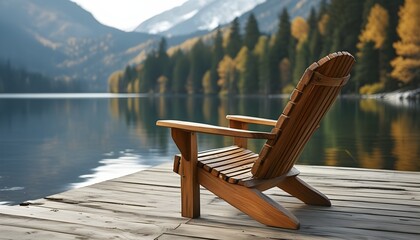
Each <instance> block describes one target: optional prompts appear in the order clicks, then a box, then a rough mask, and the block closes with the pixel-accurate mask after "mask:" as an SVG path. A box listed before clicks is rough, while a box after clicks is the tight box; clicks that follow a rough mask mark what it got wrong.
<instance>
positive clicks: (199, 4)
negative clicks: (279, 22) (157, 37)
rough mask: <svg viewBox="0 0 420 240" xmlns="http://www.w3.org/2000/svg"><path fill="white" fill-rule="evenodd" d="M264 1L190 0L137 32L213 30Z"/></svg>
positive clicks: (165, 33)
mask: <svg viewBox="0 0 420 240" xmlns="http://www.w3.org/2000/svg"><path fill="white" fill-rule="evenodd" d="M264 1H265V0H235V1H226V0H200V1H197V0H189V1H187V2H185V3H184V4H183V5H181V6H179V7H175V8H173V9H170V10H168V11H165V12H163V13H161V14H159V15H156V16H154V17H152V18H150V19H149V20H146V21H145V22H143V23H141V24H140V25H139V26H138V27H137V28H136V29H135V31H136V32H147V33H159V34H161V35H164V36H179V35H186V34H191V33H194V32H196V31H203V30H207V31H209V30H212V29H214V28H216V27H217V26H218V25H224V24H226V23H229V22H230V21H232V20H233V19H234V18H235V17H239V16H240V15H242V14H243V13H244V12H247V11H249V10H251V9H253V8H254V7H255V6H256V5H258V4H260V3H262V2H264Z"/></svg>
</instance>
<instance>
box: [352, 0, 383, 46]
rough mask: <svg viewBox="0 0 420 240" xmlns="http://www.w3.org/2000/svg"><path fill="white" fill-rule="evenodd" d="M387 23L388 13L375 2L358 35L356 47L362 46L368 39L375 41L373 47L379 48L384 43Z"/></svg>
mask: <svg viewBox="0 0 420 240" xmlns="http://www.w3.org/2000/svg"><path fill="white" fill-rule="evenodd" d="M388 25H389V15H388V12H387V10H386V9H385V8H383V7H381V5H379V4H375V5H374V6H373V7H372V8H371V10H370V13H369V16H368V20H367V23H366V26H365V28H364V29H363V31H362V33H361V34H360V36H359V44H358V45H357V47H358V48H359V50H360V49H362V48H363V45H364V44H365V43H367V42H369V41H372V42H374V43H375V48H376V49H380V48H382V46H383V45H384V42H385V39H386V34H387V28H388Z"/></svg>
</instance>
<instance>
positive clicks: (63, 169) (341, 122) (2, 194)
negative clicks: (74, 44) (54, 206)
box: [0, 96, 420, 204]
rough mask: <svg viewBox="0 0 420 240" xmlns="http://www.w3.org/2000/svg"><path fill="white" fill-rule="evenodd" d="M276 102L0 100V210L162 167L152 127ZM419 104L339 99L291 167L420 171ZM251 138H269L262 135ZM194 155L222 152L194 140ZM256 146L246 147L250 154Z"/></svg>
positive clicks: (160, 142) (278, 104) (166, 152)
mask: <svg viewBox="0 0 420 240" xmlns="http://www.w3.org/2000/svg"><path fill="white" fill-rule="evenodd" d="M285 103H286V98H280V97H279V98H264V97H243V98H240V97H237V98H217V97H204V96H195V97H193V96H179V97H145V96H126V97H123V96H118V98H105V97H100V98H97V97H94V98H87V97H86V96H83V97H82V98H76V97H74V98H69V99H66V98H52V99H49V98H42V99H41V98H37V99H31V98H14V99H9V98H0V204H5V203H8V204H10V203H12V204H14V203H19V202H22V201H24V200H28V199H36V198H41V197H44V196H48V195H51V194H54V193H58V192H61V191H65V190H68V189H69V188H73V187H79V186H85V185H89V184H91V183H94V182H98V181H102V180H104V179H108V178H113V177H117V176H121V175H125V174H128V173H132V172H134V171H137V170H141V169H144V168H146V167H148V166H154V165H158V164H161V163H163V162H170V161H172V156H173V154H175V153H177V152H178V150H177V148H176V146H175V145H174V144H173V141H172V139H171V137H170V131H169V130H168V129H166V128H160V127H156V126H155V123H156V120H158V119H180V120H188V121H194V122H203V123H210V124H215V125H223V126H226V125H227V120H226V119H225V116H226V115H227V114H242V115H249V116H259V117H264V118H271V119H276V118H277V117H278V115H279V113H280V112H281V111H282V109H283V106H284V105H285ZM419 106H420V105H419V104H418V102H415V103H414V104H413V103H410V104H402V105H398V104H396V103H395V102H393V103H389V102H388V101H381V100H375V99H361V100H359V99H340V100H338V101H337V102H336V104H335V105H334V106H333V107H332V108H331V110H330V112H329V113H328V114H327V115H326V117H325V119H324V121H323V122H322V124H321V127H320V128H319V130H318V131H317V132H316V133H315V134H314V136H313V137H312V138H311V140H310V141H309V143H308V145H307V146H306V148H305V150H304V152H303V153H302V155H301V157H300V159H299V161H298V163H300V164H311V165H330V166H347V167H363V168H376V169H397V170H408V171H420V161H419V160H420V150H419V149H420V125H419V124H418V123H419V122H420V121H419V120H420V119H419V115H420V107H419ZM252 129H254V130H261V131H269V130H270V129H269V128H267V127H261V126H254V127H253V128H252ZM198 141H199V144H198V145H199V147H200V150H202V149H208V148H216V147H221V146H224V145H227V144H231V143H232V139H231V138H228V137H226V138H223V137H220V136H215V135H199V138H198ZM262 144H264V141H261V140H253V141H251V142H250V144H249V147H250V148H251V149H252V150H253V151H256V152H258V151H259V150H260V148H261V146H262Z"/></svg>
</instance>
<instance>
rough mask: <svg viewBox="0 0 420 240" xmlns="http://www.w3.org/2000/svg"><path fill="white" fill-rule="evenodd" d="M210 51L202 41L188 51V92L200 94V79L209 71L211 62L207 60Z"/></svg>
mask: <svg viewBox="0 0 420 240" xmlns="http://www.w3.org/2000/svg"><path fill="white" fill-rule="evenodd" d="M209 55H210V50H209V49H208V48H207V46H205V45H204V43H203V41H202V40H201V39H200V40H198V41H197V42H196V43H195V44H194V46H193V47H192V49H191V51H190V74H189V76H188V84H187V85H188V92H189V93H201V92H202V91H203V88H202V87H203V86H202V78H203V75H204V73H205V72H206V71H207V70H208V69H210V64H211V61H210V60H209V59H208V56H209Z"/></svg>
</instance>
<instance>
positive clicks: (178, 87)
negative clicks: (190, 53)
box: [171, 50, 190, 93]
mask: <svg viewBox="0 0 420 240" xmlns="http://www.w3.org/2000/svg"><path fill="white" fill-rule="evenodd" d="M173 58H174V62H175V65H174V70H173V74H172V76H173V82H172V85H171V88H172V92H174V93H186V92H187V89H186V85H187V78H188V73H189V65H190V64H189V61H188V57H187V56H186V55H185V54H184V53H183V52H182V51H181V50H178V51H177V52H176V53H175V54H174V56H173Z"/></svg>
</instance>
